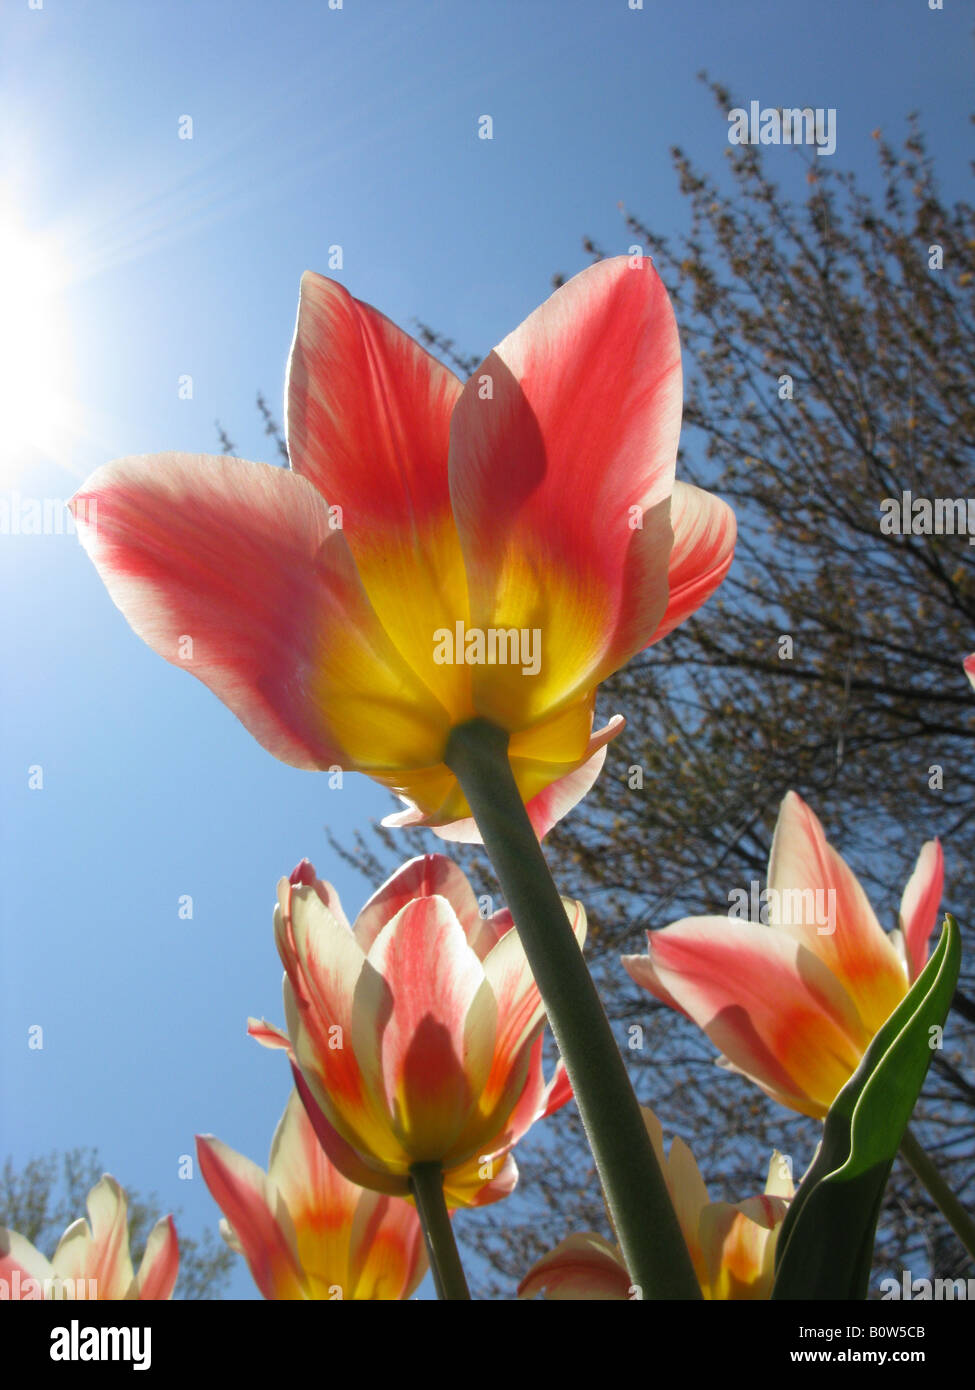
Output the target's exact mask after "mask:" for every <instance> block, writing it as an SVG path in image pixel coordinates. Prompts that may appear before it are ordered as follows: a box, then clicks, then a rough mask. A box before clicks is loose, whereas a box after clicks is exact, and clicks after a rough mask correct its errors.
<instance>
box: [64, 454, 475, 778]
mask: <svg viewBox="0 0 975 1390" xmlns="http://www.w3.org/2000/svg"><path fill="white" fill-rule="evenodd" d="M72 508H73V510H74V513H75V516H76V519H77V521H78V524H79V532H80V536H81V540H82V543H83V544H84V546H85V548H86V549H87V551H88V553H89V554H90V556H91V558H92V560H93V561H94V563H95V566H96V568H97V569H98V572H99V574H100V575H101V577H102V579H103V580H104V582H105V585H106V587H107V589H108V591H109V593H110V595H111V597H112V598H113V600H114V601H115V603H116V604H117V605H118V607H119V608H120V609H121V610H122V612H123V613H124V615H125V617H126V618H127V619H128V621H129V623H130V624H131V626H132V628H133V629H134V630H135V631H136V632H137V633H138V635H139V636H140V637H142V638H143V639H144V640H145V641H146V642H148V643H149V645H150V646H152V647H153V648H155V650H156V651H157V652H159V654H160V655H161V656H163V657H165V658H166V660H167V661H169V662H171V663H172V664H173V665H176V666H182V667H185V669H187V670H189V671H190V672H191V673H192V674H193V675H195V676H197V677H198V678H199V679H200V680H202V681H203V682H204V684H205V685H207V686H209V688H210V689H211V690H212V691H213V692H214V694H215V695H217V696H218V697H219V698H220V699H221V700H222V701H223V702H224V703H225V704H226V705H228V706H229V707H230V709H231V710H232V711H233V712H234V714H236V715H237V717H238V719H240V721H241V722H242V723H243V724H244V726H245V727H246V728H247V729H248V730H249V731H250V733H251V734H253V736H254V737H255V738H256V739H257V740H258V741H259V742H260V743H262V744H263V745H264V747H265V748H267V749H268V751H269V752H271V753H273V754H274V756H275V757H277V758H280V759H281V760H282V761H283V762H287V763H291V764H293V765H294V766H296V767H304V768H325V767H330V766H333V765H338V766H342V767H347V768H352V769H356V770H365V771H368V770H369V769H370V768H372V767H378V768H380V769H387V768H389V767H391V766H392V767H413V766H417V765H422V764H423V763H424V762H432V761H434V760H435V759H439V757H440V756H441V755H442V751H443V744H444V740H445V738H446V735H447V731H448V730H449V727H450V722H451V721H450V718H449V717H448V715H447V713H446V711H445V710H444V708H443V706H442V705H440V704H439V702H438V701H437V700H436V699H435V698H434V697H433V696H432V695H431V694H430V692H429V690H428V689H427V688H426V687H425V686H424V685H423V684H422V682H421V681H420V680H419V679H418V677H417V676H416V675H415V674H414V673H413V671H411V670H410V668H409V667H408V666H407V665H406V663H404V661H403V659H402V658H401V657H400V656H399V655H398V653H397V652H396V650H395V648H394V646H393V645H392V643H391V642H390V640H389V637H388V636H387V634H386V633H385V632H384V630H383V628H382V626H381V624H380V622H379V620H378V618H377V616H376V614H375V612H374V610H373V609H372V607H371V606H370V603H369V600H368V598H367V597H366V594H365V591H364V590H363V587H362V583H361V580H360V578H359V576H358V574H357V572H356V569H355V565H354V564H353V562H352V556H351V555H350V553H349V548H348V545H347V543H346V541H345V538H344V536H343V534H342V532H341V531H340V530H334V529H332V528H330V525H329V513H328V508H327V507H326V505H325V502H324V500H323V499H322V497H321V496H320V495H319V494H318V492H316V490H315V488H314V487H313V486H312V485H311V484H310V483H309V482H307V481H306V480H305V479H304V478H300V477H298V476H297V475H295V474H294V473H292V472H290V470H288V469H286V468H273V467H271V466H270V465H268V464H259V463H247V462H245V461H243V460H241V459H228V458H211V457H207V456H204V455H188V454H161V455H158V456H155V457H149V458H128V459H121V460H119V461H117V462H115V463H111V464H107V465H106V466H105V467H104V468H100V469H98V470H97V472H95V473H94V474H93V475H92V477H91V478H90V479H89V480H88V482H87V483H86V484H85V487H84V489H83V490H82V491H81V492H79V493H78V494H77V495H76V496H75V498H74V499H72ZM326 711H327V717H326V713H325V712H326Z"/></svg>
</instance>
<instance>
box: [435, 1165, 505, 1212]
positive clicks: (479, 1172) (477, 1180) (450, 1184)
mask: <svg viewBox="0 0 975 1390" xmlns="http://www.w3.org/2000/svg"><path fill="white" fill-rule="evenodd" d="M517 1183H518V1165H517V1163H516V1162H515V1160H514V1157H513V1155H512V1154H510V1153H496V1154H490V1153H486V1154H474V1155H473V1156H472V1157H471V1158H470V1159H469V1160H468V1161H467V1162H466V1163H461V1164H459V1165H457V1167H454V1168H451V1169H449V1170H448V1171H447V1172H446V1173H444V1180H443V1191H444V1198H445V1199H446V1201H447V1205H448V1206H450V1207H486V1206H489V1205H490V1204H491V1203H492V1202H500V1201H501V1200H502V1199H503V1198H505V1197H510V1196H511V1193H512V1192H513V1191H514V1190H515V1187H516V1186H517Z"/></svg>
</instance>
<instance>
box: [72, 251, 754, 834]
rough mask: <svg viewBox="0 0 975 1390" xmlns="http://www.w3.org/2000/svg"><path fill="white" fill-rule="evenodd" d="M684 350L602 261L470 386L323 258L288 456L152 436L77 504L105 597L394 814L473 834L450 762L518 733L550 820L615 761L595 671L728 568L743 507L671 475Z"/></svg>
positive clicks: (273, 745)
mask: <svg viewBox="0 0 975 1390" xmlns="http://www.w3.org/2000/svg"><path fill="white" fill-rule="evenodd" d="M680 412H681V372H680V349H679V340H678V334H677V328H676V325H675V322H674V318H673V313H672V311H671V308H670V304H669V301H668V299H667V295H666V292H665V290H664V288H663V286H662V284H661V282H660V280H659V278H658V277H657V274H656V272H655V270H654V269H653V267H652V265H651V263H650V260H649V258H641V257H635V258H625V257H617V258H615V259H610V260H605V261H601V262H599V263H598V264H596V265H593V266H590V267H589V268H588V269H586V270H584V271H582V273H581V274H579V275H577V276H576V277H575V278H574V279H573V280H571V281H570V282H569V283H568V284H566V285H564V286H563V287H562V288H561V289H559V290H558V291H557V292H556V293H555V294H554V295H553V296H552V297H551V298H550V299H548V300H547V301H546V302H545V303H544V304H542V305H541V306H540V307H539V308H537V309H536V310H535V311H534V312H533V313H532V314H530V315H529V317H528V318H527V319H526V320H525V322H524V323H522V324H521V326H520V327H519V328H517V329H516V330H515V331H514V332H513V333H511V334H509V336H508V337H507V338H505V339H504V341H503V342H502V343H500V344H499V345H498V347H497V348H496V349H495V350H494V351H493V352H492V353H490V354H489V356H488V357H487V358H485V360H484V362H483V363H482V364H481V366H480V367H479V368H478V370H477V371H476V372H475V373H474V375H473V376H472V377H471V379H470V380H469V381H468V382H467V383H466V385H463V384H462V383H461V382H460V381H459V380H458V379H457V378H456V377H455V376H454V375H453V374H452V373H451V372H450V371H449V370H448V369H447V368H446V367H444V366H443V365H442V364H441V363H439V362H438V361H436V360H435V359H434V358H433V357H431V356H430V355H429V354H428V353H427V352H425V351H424V350H423V349H422V348H421V347H420V346H419V345H418V344H417V343H416V342H414V341H413V340H412V339H411V338H409V337H408V336H407V335H406V334H404V333H403V332H402V331H401V330H400V329H398V328H397V327H396V326H395V325H394V324H392V323H391V322H390V321H389V320H388V319H387V318H385V317H384V316H383V315H382V314H380V313H379V312H378V311H377V310H376V309H374V308H372V307H371V306H370V305H368V304H365V303H363V302H361V301H360V300H356V299H353V298H352V296H351V295H350V294H348V292H347V291H346V290H345V289H343V288H342V286H341V285H338V284H336V283H335V282H334V281H330V280H327V279H324V278H322V277H321V276H319V275H315V274H312V273H310V272H309V273H306V274H305V275H304V277H303V278H302V282H301V294H300V300H299V307H298V322H297V327H296V330H295V337H294V343H293V346H292V350H291V359H290V364H289V369H288V380H287V391H286V431H287V436H288V448H289V453H290V460H291V466H290V468H278V467H273V466H271V465H268V464H260V463H247V462H243V461H241V460H237V459H228V458H224V457H216V458H213V457H205V456H201V455H188V454H161V455H155V456H150V457H141V458H138V457H136V458H124V459H121V460H118V461H116V462H114V463H110V464H107V465H105V466H104V467H102V468H100V469H99V470H97V471H96V472H95V473H94V474H93V475H92V476H91V477H90V478H89V479H88V480H87V482H86V483H85V484H84V485H83V486H82V488H81V489H80V490H79V492H78V493H77V494H76V496H75V498H74V499H73V500H72V507H73V511H74V515H75V518H76V521H77V523H78V528H79V533H80V538H81V540H82V542H83V544H84V545H85V547H86V549H87V550H88V552H89V554H90V556H91V558H92V560H93V561H94V563H95V565H96V567H97V569H98V571H99V574H100V575H101V577H102V579H103V580H104V582H105V584H106V586H107V588H108V590H109V593H110V594H111V597H112V598H113V599H114V601H115V603H116V604H117V605H118V607H119V608H120V609H121V610H122V612H123V613H124V615H125V616H126V618H127V619H128V621H129V622H130V624H131V625H132V627H133V628H134V629H135V631H136V632H137V633H138V634H139V635H140V636H141V637H142V638H144V639H145V641H147V642H148V643H149V644H150V645H151V646H153V647H154V648H155V649H156V650H157V651H158V652H159V653H160V655H162V656H163V657H165V658H166V659H167V660H168V661H170V662H172V663H173V664H175V665H177V666H183V667H185V668H186V669H187V670H188V671H190V672H191V673H192V674H193V675H195V676H197V677H198V678H199V679H200V680H202V681H203V682H204V683H205V684H206V685H208V686H209V687H210V689H211V690H213V691H214V693H215V694H216V695H217V696H218V697H219V698H220V699H221V700H223V701H224V702H225V703H226V704H227V705H228V706H229V707H230V708H231V710H233V712H234V713H235V714H236V715H237V717H238V718H239V719H240V720H241V722H242V723H243V724H244V725H245V727H246V728H247V729H248V730H249V731H250V732H251V733H252V734H253V735H254V737H255V738H257V739H258V740H259V741H260V742H261V743H262V744H263V745H264V746H265V747H266V748H267V749H268V750H269V751H270V752H271V753H273V754H274V755H275V756H276V757H278V758H280V759H282V760H283V761H285V762H287V763H291V764H293V765H294V766H296V767H301V768H333V767H341V768H344V769H348V770H353V771H359V772H363V773H366V774H367V775H369V776H370V777H373V778H375V779H376V780H378V781H379V782H381V783H383V784H384V785H386V786H388V787H390V788H391V789H392V790H393V791H394V792H396V793H397V794H398V795H399V796H400V798H401V799H402V800H403V801H404V802H405V803H406V804H407V806H408V807H409V809H408V810H407V811H405V812H401V813H399V814H398V815H394V816H392V817H391V818H388V820H387V823H388V824H398V825H405V824H425V825H430V826H432V827H434V828H435V829H437V830H438V831H439V832H440V833H441V834H443V835H444V836H445V837H446V838H455V839H468V840H474V839H477V837H478V832H477V829H476V828H475V826H474V824H473V822H472V820H471V810H470V807H469V805H468V802H467V800H466V797H465V794H464V793H463V792H462V791H461V789H460V786H459V784H458V781H457V778H456V776H455V774H454V772H453V770H452V769H451V768H450V767H448V766H447V763H446V762H445V756H446V750H447V744H448V740H449V737H450V734H451V731H452V730H453V729H455V728H457V727H460V726H463V725H465V724H466V723H468V722H469V721H472V720H474V719H477V718H481V719H486V720H487V721H488V722H489V723H491V724H493V725H494V726H496V727H498V728H501V729H503V730H504V731H505V732H506V733H507V734H508V735H509V743H508V750H507V751H508V757H509V759H510V764H511V768H512V770H513V772H514V775H515V779H516V782H517V786H518V790H519V794H520V795H521V797H522V799H523V801H524V802H525V803H526V804H527V808H528V813H529V816H530V817H531V821H532V824H533V826H534V827H535V830H536V833H537V834H538V835H539V836H540V837H541V836H542V835H543V834H544V833H545V832H546V831H547V830H548V828H549V827H550V826H551V825H552V824H554V823H555V821H556V820H558V819H559V817H560V816H562V815H564V814H565V812H566V811H567V810H568V809H569V807H570V806H572V805H574V804H575V802H576V801H578V800H579V798H580V797H581V796H583V795H584V794H585V792H586V791H587V790H588V788H589V787H590V786H591V785H592V782H593V781H594V780H595V777H596V776H597V775H598V771H599V768H600V766H601V764H602V761H603V759H604V757H605V744H606V743H607V741H608V740H609V739H611V738H612V737H613V736H614V735H615V734H617V733H618V732H619V731H620V729H621V728H622V727H623V721H622V719H621V718H619V717H615V718H614V719H612V720H611V721H610V722H609V723H608V724H607V725H606V726H605V727H604V728H602V729H600V730H598V731H596V732H593V728H592V725H593V712H594V708H595V694H596V687H597V686H598V685H599V683H600V682H601V681H602V680H604V679H605V678H606V677H607V676H608V675H610V674H611V673H612V672H613V671H615V670H617V669H618V668H619V667H621V666H622V665H624V663H625V662H627V661H628V660H629V659H630V657H632V656H633V655H634V654H635V653H637V652H639V651H641V650H642V649H643V648H645V647H647V646H648V645H650V644H651V643H653V642H656V641H658V640H659V639H660V638H661V637H663V636H664V635H665V634H666V633H667V632H669V631H670V630H671V629H672V628H673V627H675V626H676V625H677V624H678V623H680V622H682V621H683V620H684V619H685V618H686V617H688V616H689V614H691V613H693V612H694V611H695V609H697V608H698V607H699V606H700V604H701V603H703V602H704V600H705V599H706V598H707V597H708V595H709V594H710V593H711V592H712V591H713V590H714V589H715V588H716V587H717V586H718V585H719V584H720V582H721V580H722V579H723V578H724V575H725V573H726V571H727V569H728V567H729V565H730V563H731V558H732V550H733V546H734V536H735V524H734V517H733V514H732V513H731V511H730V509H729V508H728V507H727V506H726V505H725V504H724V503H723V502H721V501H719V500H718V499H717V498H715V497H712V496H711V495H710V494H708V493H707V492H703V491H701V490H699V489H698V488H695V487H691V486H688V485H687V484H684V483H675V482H674V461H675V457H676V450H677V437H678V432H679V426H680Z"/></svg>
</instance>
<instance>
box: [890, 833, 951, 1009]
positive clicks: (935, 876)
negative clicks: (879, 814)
mask: <svg viewBox="0 0 975 1390" xmlns="http://www.w3.org/2000/svg"><path fill="white" fill-rule="evenodd" d="M944 881H945V865H944V855H943V854H942V851H941V842H940V841H939V840H929V841H928V842H927V844H925V845H924V846H922V848H921V853H920V854H919V855H918V859H917V864H916V865H915V867H914V872H913V873H912V874H911V877H910V878H909V879H908V881H907V887H906V888H905V889H904V895H903V897H902V898H901V909H900V929H901V931H902V932H903V934H904V949H905V951H906V954H907V960H908V978H909V980H910V982H911V983H912V984H913V983H914V981H915V980H916V979H917V977H918V975H920V973H921V971H922V970H923V969H924V964H925V961H926V960H927V958H928V941H929V939H930V936H931V931H932V928H933V927H934V923H935V919H936V917H937V915H938V906H939V904H940V902H941V894H942V892H943V891H944Z"/></svg>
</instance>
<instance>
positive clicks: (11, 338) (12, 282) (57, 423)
mask: <svg viewBox="0 0 975 1390" xmlns="http://www.w3.org/2000/svg"><path fill="white" fill-rule="evenodd" d="M65 271H66V268H65V266H64V263H63V259H62V257H61V255H60V254H59V252H58V249H57V247H56V245H55V244H54V242H53V241H52V240H51V238H50V237H48V236H46V235H44V234H43V233H40V232H31V231H28V230H27V229H26V228H25V227H24V226H23V225H22V224H21V223H20V222H19V220H18V219H17V217H16V215H15V214H12V213H11V212H10V211H8V209H7V208H5V207H4V206H3V204H2V203H0V458H2V459H3V463H4V470H3V471H4V473H5V474H6V475H7V476H8V477H9V474H10V471H11V469H16V468H17V467H18V465H19V464H20V463H21V462H22V461H23V459H24V457H25V456H26V455H28V454H32V453H34V452H40V453H42V454H46V455H50V456H56V455H57V453H58V451H59V449H60V448H61V447H63V444H64V441H65V439H66V435H67V430H68V426H69V414H70V410H69V394H68V357H69V354H68V341H67V327H66V321H65V315H64V313H63V311H62V308H61V293H62V291H63V289H64V285H65V283H66V280H67V276H66V273H65Z"/></svg>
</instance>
